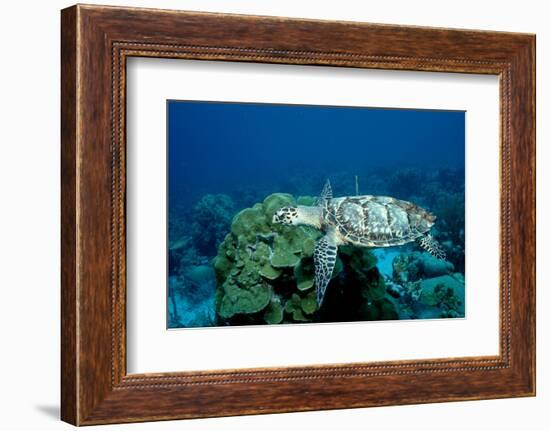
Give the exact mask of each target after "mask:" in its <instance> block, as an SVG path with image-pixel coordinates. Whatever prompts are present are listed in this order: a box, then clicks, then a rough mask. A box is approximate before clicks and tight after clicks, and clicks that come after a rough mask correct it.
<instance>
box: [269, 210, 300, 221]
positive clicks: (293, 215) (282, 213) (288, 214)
mask: <svg viewBox="0 0 550 431" xmlns="http://www.w3.org/2000/svg"><path fill="white" fill-rule="evenodd" d="M272 222H273V223H279V224H286V225H293V224H298V208H296V207H284V208H281V209H280V210H278V211H277V212H276V213H275V214H273V220H272Z"/></svg>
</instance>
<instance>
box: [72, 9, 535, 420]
mask: <svg viewBox="0 0 550 431" xmlns="http://www.w3.org/2000/svg"><path fill="white" fill-rule="evenodd" d="M61 15H62V26H61V49H62V60H61V71H62V93H61V107H62V112H61V122H62V127H61V128H62V135H61V136H62V149H61V160H62V182H61V186H62V200H61V205H62V218H61V221H62V247H61V249H62V286H61V288H62V289H61V292H62V296H61V303H62V325H61V335H62V337H61V339H62V344H61V351H62V363H61V366H62V368H61V375H62V378H61V388H62V391H61V417H62V419H63V420H65V421H67V422H70V423H72V424H75V425H88V424H101V423H113V422H136V421H148V420H162V419H177V418H193V417H209V416H228V415H240V414H255V413H272V412H288V411H305V410H320V409H337V408H351V407H365V406H381V405H389V404H411V403H425V402H441V401H451V400H453V401H454V400H473V399H481V398H501V397H511V396H530V395H534V393H535V36H534V35H528V34H512V33H500V32H487V31H466V30H449V29H437V28H422V27H402V26H390V25H375V24H362V23H353V22H329V21H313V20H296V19H285V18H273V17H254V16H239V15H220V14H211V13H195V12H178V11H167V10H152V9H151V10H147V9H133V8H118V7H102V6H81V5H78V6H73V7H70V8H68V9H65V10H63V11H62V14H61ZM130 56H146V57H165V58H186V59H199V60H223V61H241V62H262V63H286V64H301V65H331V66H342V67H356V68H376V69H405V70H420V71H444V72H463V73H482V74H494V75H498V76H499V77H500V106H501V112H500V116H501V192H500V202H501V219H500V226H501V237H500V238H501V239H500V245H501V250H500V256H501V260H500V265H501V268H500V273H501V278H500V292H501V295H500V317H501V319H500V321H501V325H500V354H499V355H498V356H494V357H461V358H443V359H435V360H421V361H400V362H380V363H361V364H358V363H354V364H338V365H327V366H304V367H292V368H290V367H289V368H268V369H239V370H226V371H222V372H220V371H209V370H205V371H203V372H179V373H159V374H139V375H137V374H130V375H128V374H127V373H126V356H125V355H126V351H125V336H126V328H125V295H126V284H125V186H126V183H125V181H126V178H125V151H126V149H125V97H126V94H125V91H126V89H125V83H126V81H125V76H126V70H125V69H126V68H125V65H126V59H127V58H128V57H130ZM495 222H497V221H496V220H495ZM305 394H307V396H305Z"/></svg>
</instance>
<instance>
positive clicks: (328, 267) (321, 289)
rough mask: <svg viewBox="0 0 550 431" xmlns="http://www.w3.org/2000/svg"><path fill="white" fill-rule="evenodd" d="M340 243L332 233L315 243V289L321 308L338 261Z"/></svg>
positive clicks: (318, 304) (318, 305)
mask: <svg viewBox="0 0 550 431" xmlns="http://www.w3.org/2000/svg"><path fill="white" fill-rule="evenodd" d="M337 253H338V245H337V243H336V241H334V239H333V237H332V235H325V236H324V237H322V238H321V239H319V240H318V241H317V244H315V252H314V253H313V261H314V263H315V289H316V292H317V308H321V304H322V303H323V298H324V297H325V292H326V290H327V286H328V283H329V281H330V278H331V277H332V271H333V270H334V265H335V263H336V254H337Z"/></svg>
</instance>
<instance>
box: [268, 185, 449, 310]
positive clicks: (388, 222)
mask: <svg viewBox="0 0 550 431" xmlns="http://www.w3.org/2000/svg"><path fill="white" fill-rule="evenodd" d="M435 219H436V217H435V215H433V214H431V213H430V212H428V211H426V210H425V209H423V208H420V207H419V206H417V205H415V204H413V203H412V202H407V201H403V200H399V199H395V198H392V197H388V196H372V195H363V196H346V197H341V198H333V196H332V188H331V186H330V181H328V180H327V182H326V184H325V186H324V188H323V191H322V193H321V196H320V197H319V198H318V199H317V201H316V204H315V206H303V205H298V206H296V207H284V208H281V209H279V210H278V211H277V212H276V213H275V214H274V215H273V223H281V224H285V225H307V226H313V227H315V228H317V229H319V230H321V231H323V232H324V233H325V235H324V236H322V237H321V238H320V239H319V240H318V241H317V243H316V244H315V251H314V253H313V260H314V263H315V287H316V293H317V306H318V307H320V306H321V304H322V303H323V298H324V296H325V291H326V289H327V286H328V283H329V281H330V278H331V276H332V272H333V270H334V265H335V263H336V254H337V253H338V246H340V245H354V246H357V247H368V248H375V247H392V246H399V245H403V244H406V243H409V242H412V241H417V242H418V244H419V245H420V246H421V247H422V248H423V249H425V250H426V251H427V252H428V253H430V254H431V255H433V256H435V257H436V258H438V259H445V252H444V251H443V249H442V248H441V246H440V245H439V243H438V242H437V241H436V240H435V239H434V238H433V237H432V235H431V234H430V233H429V231H430V229H431V228H432V226H433V225H434V222H435Z"/></svg>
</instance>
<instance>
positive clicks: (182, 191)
mask: <svg viewBox="0 0 550 431" xmlns="http://www.w3.org/2000/svg"><path fill="white" fill-rule="evenodd" d="M167 114H168V124H167V127H168V143H167V145H168V160H167V163H168V190H169V191H168V206H169V208H168V214H169V218H168V225H169V243H168V248H169V250H168V253H169V269H168V270H169V274H168V275H169V280H170V282H169V294H170V295H169V297H170V301H169V304H168V311H169V313H168V326H169V327H172V328H173V327H196V326H216V325H219V324H220V318H219V316H218V315H217V311H216V305H215V302H216V291H217V290H219V289H220V284H221V283H222V281H223V280H222V281H220V280H217V279H216V276H215V272H214V269H213V259H214V258H215V257H216V255H217V254H218V251H219V250H218V249H219V246H220V244H221V242H222V241H223V240H224V238H225V236H226V235H227V234H228V233H229V231H230V226H231V222H232V220H233V217H234V216H235V215H236V214H237V213H238V212H239V211H241V210H243V209H245V208H248V207H252V206H253V205H254V204H256V203H258V202H262V201H263V200H264V199H265V198H266V197H267V196H269V195H271V194H272V193H289V194H291V195H293V196H295V197H298V196H317V195H318V194H319V192H320V190H321V189H322V187H323V184H324V183H325V181H326V180H327V179H330V181H331V183H332V188H333V190H334V195H335V197H339V196H352V195H356V194H357V193H358V194H360V195H364V194H371V195H387V196H392V197H395V198H398V199H403V200H409V201H412V202H414V203H415V204H417V205H420V206H422V207H424V208H426V209H428V210H430V211H432V212H433V213H434V214H436V216H437V217H438V219H439V220H440V221H439V222H438V224H437V225H436V228H435V230H434V232H435V233H436V234H437V235H436V236H437V237H438V238H437V239H438V240H439V241H440V242H442V243H444V245H445V247H446V248H447V255H448V261H449V263H450V265H452V267H453V269H452V271H451V270H448V271H447V272H445V271H443V270H441V271H440V272H437V271H436V272H435V273H434V274H435V275H436V276H438V277H443V276H448V275H449V274H450V275H452V276H455V278H460V277H459V275H460V274H461V275H462V276H463V275H464V163H465V150H464V145H465V113H464V112H463V111H440V110H412V109H379V108H357V107H334V106H309V105H277V104H257V103H222V102H196V101H177V100H170V101H168V102H167ZM402 250H403V252H406V253H409V255H410V256H413V257H414V256H416V257H415V258H414V259H416V260H414V259H413V257H410V259H409V257H407V259H409V260H410V261H411V262H413V261H414V265H416V266H418V267H421V268H424V267H426V268H428V267H429V265H430V264H429V263H426V262H428V261H427V260H426V258H425V256H423V255H419V253H420V252H421V250H419V249H418V248H417V249H414V248H412V247H404V248H402ZM400 251H401V249H396V248H392V249H391V250H390V249H387V250H379V251H376V253H375V254H376V257H377V259H378V271H379V273H380V274H382V276H383V277H385V278H386V279H387V280H386V287H387V290H388V295H390V293H391V292H390V291H391V289H392V288H393V287H392V286H393V285H394V284H395V285H396V287H395V289H396V292H397V291H399V290H400V289H401V291H403V292H405V293H410V292H409V291H410V290H411V289H413V287H411V286H409V287H407V286H404V284H405V283H409V284H411V283H413V281H409V279H411V280H412V279H414V278H415V277H423V278H417V279H416V280H414V282H417V281H419V282H423V281H425V280H428V278H427V277H428V275H430V274H429V272H430V270H428V269H427V270H422V271H420V270H419V271H420V272H421V274H420V275H418V274H416V275H414V276H413V275H407V277H406V278H408V279H407V280H406V281H403V280H402V278H403V276H402V275H401V276H397V277H396V276H394V274H393V272H394V271H393V269H392V268H393V266H395V265H394V263H395V262H394V261H395V259H396V258H397V257H399V256H400ZM414 253H417V255H414ZM409 255H407V256H409ZM400 259H405V258H404V257H403V258H400ZM423 259H424V260H423ZM398 263H399V262H398ZM411 265H412V263H411ZM401 266H403V265H401ZM432 266H433V265H432ZM400 268H401V267H400ZM432 269H433V268H432ZM417 272H418V271H417ZM434 274H431V275H434ZM432 278H433V277H432ZM417 284H419V283H417ZM425 285H427V284H425ZM388 286H389V287H388ZM415 288H416V287H415ZM407 289H408V290H407ZM395 295H397V293H395ZM403 295H405V294H403ZM403 295H401V296H395V297H392V298H393V299H392V298H390V297H389V296H388V300H391V301H394V302H396V303H397V305H396V309H398V312H399V317H398V318H423V317H438V316H434V315H430V314H429V313H428V312H426V311H425V310H424V311H422V310H416V311H415V307H414V304H412V305H411V303H406V304H405V305H403V304H401V302H403V301H402V296H403ZM390 296H391V295H390ZM413 296H414V295H413ZM411 301H412V300H411ZM409 302H410V301H409ZM432 302H433V301H432ZM400 304H401V305H400ZM463 305H464V304H462V309H463ZM407 307H408V308H407ZM402 308H403V309H406V310H408V311H406V312H405V311H403V312H402V313H401V311H402V310H401V309H402ZM440 308H441V307H440ZM409 309H410V310H409ZM411 310H412V311H411ZM453 310H454V309H453ZM447 311H448V310H447ZM455 311H456V310H455ZM437 312H438V313H439V312H441V309H438V310H437ZM407 313H408V314H407ZM423 313H424V314H423ZM426 313H427V314H426ZM459 314H460V313H459ZM452 317H461V316H452ZM313 321H317V320H315V319H313ZM223 324H233V323H231V322H229V323H228V321H227V319H226V321H224V323H223Z"/></svg>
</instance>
